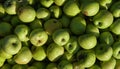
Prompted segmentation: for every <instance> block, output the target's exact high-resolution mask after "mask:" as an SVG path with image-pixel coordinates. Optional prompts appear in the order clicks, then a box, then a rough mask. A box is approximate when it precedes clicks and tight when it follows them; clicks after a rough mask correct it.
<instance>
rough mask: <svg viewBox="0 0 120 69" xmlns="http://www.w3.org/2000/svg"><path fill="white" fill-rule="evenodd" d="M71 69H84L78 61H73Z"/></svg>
mask: <svg viewBox="0 0 120 69" xmlns="http://www.w3.org/2000/svg"><path fill="white" fill-rule="evenodd" d="M73 69H85V67H84V66H82V65H80V64H79V62H73Z"/></svg>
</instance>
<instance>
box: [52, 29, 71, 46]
mask: <svg viewBox="0 0 120 69" xmlns="http://www.w3.org/2000/svg"><path fill="white" fill-rule="evenodd" d="M52 39H53V41H54V42H55V43H56V44H58V45H59V46H63V45H65V44H66V43H67V42H68V41H69V39H70V34H69V33H68V31H66V30H64V29H58V30H56V31H55V32H54V33H53V34H52Z"/></svg>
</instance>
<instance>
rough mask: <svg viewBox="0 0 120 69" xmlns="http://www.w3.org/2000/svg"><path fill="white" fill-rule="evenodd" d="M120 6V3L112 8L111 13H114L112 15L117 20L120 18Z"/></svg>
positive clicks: (116, 3)
mask: <svg viewBox="0 0 120 69" xmlns="http://www.w3.org/2000/svg"><path fill="white" fill-rule="evenodd" d="M119 5H120V1H118V2H115V3H114V4H113V5H112V6H111V8H110V11H111V12H112V14H113V16H114V17H115V18H118V17H120V9H119Z"/></svg>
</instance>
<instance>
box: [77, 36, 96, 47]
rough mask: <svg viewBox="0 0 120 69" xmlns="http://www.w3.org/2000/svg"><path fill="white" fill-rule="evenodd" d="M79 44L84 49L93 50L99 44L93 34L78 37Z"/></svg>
mask: <svg viewBox="0 0 120 69" xmlns="http://www.w3.org/2000/svg"><path fill="white" fill-rule="evenodd" d="M78 43H79V45H80V46H81V47H82V48H83V49H92V48H94V47H95V46H96V44H97V38H96V36H95V35H93V34H84V35H81V36H79V37H78Z"/></svg>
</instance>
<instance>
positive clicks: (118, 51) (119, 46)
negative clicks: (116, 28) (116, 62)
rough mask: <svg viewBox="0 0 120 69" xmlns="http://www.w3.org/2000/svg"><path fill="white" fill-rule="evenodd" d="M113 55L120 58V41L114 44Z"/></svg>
mask: <svg viewBox="0 0 120 69" xmlns="http://www.w3.org/2000/svg"><path fill="white" fill-rule="evenodd" d="M112 48H113V57H114V58H116V59H120V41H117V42H115V43H114V44H113V46H112Z"/></svg>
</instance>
